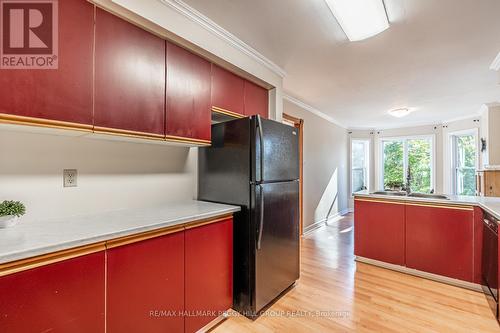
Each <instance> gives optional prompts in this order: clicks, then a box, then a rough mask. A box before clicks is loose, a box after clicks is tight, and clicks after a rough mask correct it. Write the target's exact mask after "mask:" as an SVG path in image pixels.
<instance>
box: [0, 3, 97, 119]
mask: <svg viewBox="0 0 500 333" xmlns="http://www.w3.org/2000/svg"><path fill="white" fill-rule="evenodd" d="M58 20H59V29H58V30H59V38H58V40H59V42H58V43H59V48H58V50H59V55H58V62H59V67H58V69H1V70H0V86H1V87H2V88H1V89H0V113H5V114H10V115H17V116H25V117H35V118H41V119H46V120H56V121H64V122H71V123H77V124H84V125H88V127H89V129H91V127H92V54H93V33H94V6H93V5H92V4H90V3H89V2H87V1H82V0H64V1H59V15H58ZM69 125H71V124H69Z"/></svg>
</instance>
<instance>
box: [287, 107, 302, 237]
mask: <svg viewBox="0 0 500 333" xmlns="http://www.w3.org/2000/svg"><path fill="white" fill-rule="evenodd" d="M283 123H284V124H287V125H290V126H293V127H295V128H297V129H298V130H299V173H300V175H299V177H300V179H299V183H300V186H299V188H300V190H299V207H300V226H299V231H300V235H301V236H302V234H303V233H304V227H303V226H304V181H303V179H304V149H303V148H304V120H303V119H300V118H297V117H294V116H290V115H288V114H286V113H283Z"/></svg>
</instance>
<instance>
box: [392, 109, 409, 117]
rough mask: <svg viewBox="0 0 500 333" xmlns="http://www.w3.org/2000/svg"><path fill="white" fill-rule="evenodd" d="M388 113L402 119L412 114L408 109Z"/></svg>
mask: <svg viewBox="0 0 500 333" xmlns="http://www.w3.org/2000/svg"><path fill="white" fill-rule="evenodd" d="M388 113H389V114H390V115H391V116H393V117H396V118H402V117H405V116H407V115H409V114H410V113H411V110H410V109H407V108H402V109H394V110H390V111H389V112H388Z"/></svg>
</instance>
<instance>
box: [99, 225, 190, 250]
mask: <svg viewBox="0 0 500 333" xmlns="http://www.w3.org/2000/svg"><path fill="white" fill-rule="evenodd" d="M183 230H184V226H183V225H180V226H179V225H176V226H173V227H166V228H162V229H158V230H152V231H146V232H143V233H140V234H136V235H130V236H125V237H121V238H116V239H112V240H109V241H107V242H106V249H112V248H115V247H119V246H123V245H128V244H132V243H137V242H141V241H145V240H148V239H151V238H156V237H161V236H165V235H169V234H173V233H176V232H179V231H183Z"/></svg>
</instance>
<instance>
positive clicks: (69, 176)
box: [63, 169, 78, 187]
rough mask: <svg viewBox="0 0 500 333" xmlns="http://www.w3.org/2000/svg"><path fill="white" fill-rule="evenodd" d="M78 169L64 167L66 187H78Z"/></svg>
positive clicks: (64, 184)
mask: <svg viewBox="0 0 500 333" xmlns="http://www.w3.org/2000/svg"><path fill="white" fill-rule="evenodd" d="M77 177H78V170H76V169H64V171H63V186H64V187H76V186H77V182H76V181H77Z"/></svg>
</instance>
